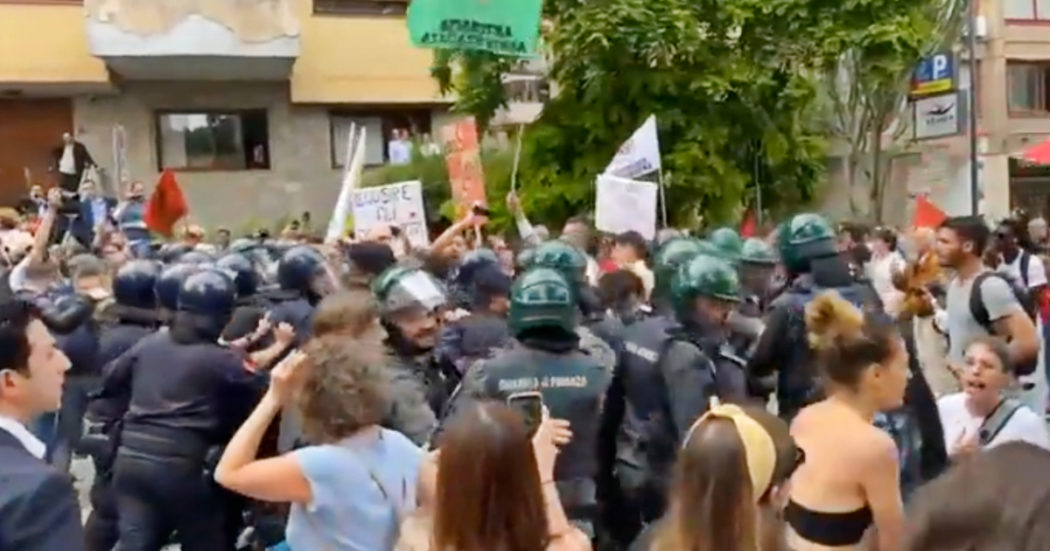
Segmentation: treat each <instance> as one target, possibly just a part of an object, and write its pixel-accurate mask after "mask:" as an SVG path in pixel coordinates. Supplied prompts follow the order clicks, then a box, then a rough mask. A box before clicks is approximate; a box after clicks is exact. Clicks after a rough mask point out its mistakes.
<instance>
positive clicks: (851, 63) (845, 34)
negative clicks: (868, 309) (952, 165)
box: [821, 0, 967, 222]
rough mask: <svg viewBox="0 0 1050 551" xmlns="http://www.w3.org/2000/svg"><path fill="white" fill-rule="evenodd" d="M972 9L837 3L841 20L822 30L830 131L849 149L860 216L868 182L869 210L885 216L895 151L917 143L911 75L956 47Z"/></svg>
mask: <svg viewBox="0 0 1050 551" xmlns="http://www.w3.org/2000/svg"><path fill="white" fill-rule="evenodd" d="M966 7H967V2H966V0H876V1H871V2H844V3H842V4H840V5H838V6H836V7H835V8H832V11H833V12H835V13H832V14H831V17H832V19H834V20H837V21H840V22H841V23H840V24H839V25H837V26H835V27H832V28H827V29H824V30H823V31H822V35H823V36H825V37H826V39H825V42H824V47H825V49H826V52H827V53H826V55H825V57H824V59H825V60H824V64H823V66H822V68H821V72H822V86H821V89H822V100H823V101H822V104H823V110H824V115H823V118H824V120H825V121H826V125H827V132H828V134H829V135H830V136H831V137H832V139H834V140H837V141H838V142H839V143H842V144H845V145H846V148H847V150H848V153H847V156H846V166H847V179H848V183H849V188H850V189H849V191H850V206H851V209H852V210H853V214H855V215H860V214H863V213H862V210H863V209H861V208H860V207H859V206H858V205H857V204H856V202H855V201H854V190H856V189H858V188H859V187H862V186H863V187H866V188H867V190H868V199H869V201H868V203H869V205H868V206H869V207H870V212H869V213H868V214H869V215H870V216H871V217H872V218H873V219H874V220H875V221H877V222H881V221H882V219H883V207H884V205H883V203H884V198H885V191H886V186H887V184H888V180H889V173H890V168H891V162H892V156H893V155H894V154H895V153H897V152H899V151H901V150H903V149H905V148H907V147H908V146H909V145H910V141H911V140H910V138H911V137H910V135H909V134H910V130H911V128H912V127H911V125H910V124H908V122H907V121H908V117H909V115H910V112H911V111H910V106H909V105H908V101H907V94H908V87H909V83H910V80H911V74H912V72H913V70H914V68H915V66H916V64H917V63H918V62H919V60H920V59H921V58H922V57H923V56H925V55H929V54H931V53H933V52H934V51H936V50H939V49H944V48H950V46H951V45H953V44H954V42H955V41H956V40H957V39H958V37H959V31H960V29H961V26H962V23H963V21H964V19H965V13H966Z"/></svg>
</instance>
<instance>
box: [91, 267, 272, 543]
mask: <svg viewBox="0 0 1050 551" xmlns="http://www.w3.org/2000/svg"><path fill="white" fill-rule="evenodd" d="M235 296H236V294H235V290H234V285H233V282H232V281H231V280H230V278H229V277H227V276H226V275H225V274H223V273H221V272H218V271H215V270H202V271H200V272H198V273H195V274H193V275H191V276H190V277H188V278H187V279H186V281H185V282H183V285H182V289H181V290H180V292H179V298H178V311H177V312H176V314H175V317H174V319H173V320H172V323H171V327H170V329H169V330H168V331H159V332H157V333H154V334H153V335H151V336H150V337H147V338H146V339H143V340H142V341H140V342H139V343H138V344H137V345H136V346H134V347H133V348H132V349H131V350H129V351H128V352H127V353H125V354H123V355H121V356H120V357H119V358H118V359H117V360H116V361H114V362H113V363H112V364H110V366H109V367H108V369H107V371H106V375H105V379H104V382H103V397H106V396H119V395H124V394H127V393H128V392H130V400H129V404H128V408H127V412H126V413H125V414H124V423H123V427H122V429H121V431H120V437H119V438H120V444H119V446H118V448H117V453H116V458H115V460H114V465H113V489H114V490H115V492H116V496H117V506H118V510H119V512H120V515H119V516H120V518H119V527H120V540H119V544H118V545H119V547H120V549H122V550H126V551H158V550H159V549H160V548H161V547H163V546H164V545H165V544H166V543H167V541H168V538H169V537H170V535H171V534H172V533H173V532H174V533H176V534H177V536H178V540H179V543H180V544H181V546H182V549H184V550H186V551H211V550H215V551H228V550H229V549H231V548H232V547H233V545H234V543H235V540H236V533H235V530H234V527H235V526H236V524H235V522H234V519H233V518H231V516H230V515H231V513H232V507H231V503H230V497H229V496H228V495H227V494H225V493H224V492H222V491H221V490H220V489H219V487H218V486H217V485H216V484H214V482H213V481H212V480H211V471H212V469H213V468H214V465H215V463H217V461H218V458H219V455H220V453H221V450H222V446H223V445H225V443H226V442H228V441H229V438H230V437H231V436H232V435H233V433H234V431H235V430H236V429H237V427H238V426H239V425H240V424H241V423H242V422H243V421H244V419H245V418H246V417H247V415H248V413H249V412H250V411H251V409H252V408H253V407H254V405H255V403H256V402H257V400H258V398H259V396H261V394H262V392H263V390H264V389H265V385H266V383H265V381H264V380H263V379H262V378H261V377H260V376H257V375H255V374H254V373H251V372H250V371H248V370H246V369H245V367H244V363H243V360H242V357H241V356H240V355H239V354H238V353H236V352H234V351H232V350H230V349H227V348H225V347H222V346H220V345H218V344H217V339H218V337H219V334H220V332H221V331H222V328H223V327H224V326H225V325H226V323H227V321H228V320H229V317H230V314H231V313H232V311H233V307H234V301H235Z"/></svg>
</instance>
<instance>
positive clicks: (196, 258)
mask: <svg viewBox="0 0 1050 551" xmlns="http://www.w3.org/2000/svg"><path fill="white" fill-rule="evenodd" d="M177 262H178V263H179V264H193V265H196V266H208V265H210V264H212V263H214V262H215V259H214V258H212V257H211V255H210V254H208V253H206V252H203V251H197V250H190V251H186V252H184V253H182V254H181V255H179V259H178V261H177Z"/></svg>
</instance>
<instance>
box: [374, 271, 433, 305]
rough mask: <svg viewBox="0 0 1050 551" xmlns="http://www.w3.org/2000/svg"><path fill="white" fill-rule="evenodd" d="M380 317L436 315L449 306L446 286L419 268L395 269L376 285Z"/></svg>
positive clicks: (384, 275) (381, 278) (378, 278)
mask: <svg viewBox="0 0 1050 551" xmlns="http://www.w3.org/2000/svg"><path fill="white" fill-rule="evenodd" d="M372 294H373V295H375V299H376V303H377V304H378V305H379V314H380V316H382V317H388V316H391V315H393V314H396V313H398V312H404V311H406V310H425V311H426V312H433V311H435V310H437V309H439V308H441V307H442V306H444V305H445V304H446V303H447V302H448V296H447V294H446V293H445V289H444V286H442V285H441V283H440V282H438V280H436V279H434V277H433V276H432V275H430V274H429V273H427V272H425V271H423V270H420V269H418V268H410V267H405V266H392V267H390V268H388V269H387V270H386V271H384V272H383V273H381V274H379V277H377V278H376V279H375V281H373V282H372Z"/></svg>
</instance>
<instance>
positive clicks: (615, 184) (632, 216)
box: [594, 174, 657, 239]
mask: <svg viewBox="0 0 1050 551" xmlns="http://www.w3.org/2000/svg"><path fill="white" fill-rule="evenodd" d="M597 191H598V196H597V198H596V203H597V205H596V212H595V220H594V225H595V227H597V228H598V229H599V230H600V231H603V232H608V233H612V234H620V233H623V232H626V231H631V230H634V231H636V232H638V233H640V234H642V237H645V238H646V239H653V238H654V237H656V195H657V185H656V184H654V183H652V182H639V181H637V180H628V179H626V178H617V177H616V176H609V175H606V174H603V175H601V176H598V184H597Z"/></svg>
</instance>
